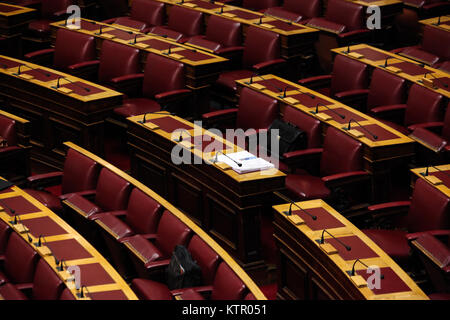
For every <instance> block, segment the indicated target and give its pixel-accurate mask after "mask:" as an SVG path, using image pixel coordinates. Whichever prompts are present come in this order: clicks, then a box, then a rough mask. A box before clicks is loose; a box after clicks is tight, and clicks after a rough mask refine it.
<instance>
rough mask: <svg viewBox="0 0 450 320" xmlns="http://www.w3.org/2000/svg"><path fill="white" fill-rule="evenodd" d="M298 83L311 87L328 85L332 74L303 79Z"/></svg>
mask: <svg viewBox="0 0 450 320" xmlns="http://www.w3.org/2000/svg"><path fill="white" fill-rule="evenodd" d="M298 83H299V84H301V85H302V86H306V87H311V88H323V87H327V86H329V85H330V83H331V74H327V75H322V76H316V77H309V78H305V79H301V80H298Z"/></svg>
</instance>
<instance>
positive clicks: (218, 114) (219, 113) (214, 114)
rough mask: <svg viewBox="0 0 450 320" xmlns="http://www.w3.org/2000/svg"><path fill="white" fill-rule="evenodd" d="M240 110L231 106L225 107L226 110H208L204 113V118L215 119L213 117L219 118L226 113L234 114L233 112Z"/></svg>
mask: <svg viewBox="0 0 450 320" xmlns="http://www.w3.org/2000/svg"><path fill="white" fill-rule="evenodd" d="M237 112H238V108H231V109H225V110H219V111H213V112H208V113H205V114H203V115H202V118H203V119H213V118H216V117H217V118H218V117H221V116H224V115H228V114H232V113H237Z"/></svg>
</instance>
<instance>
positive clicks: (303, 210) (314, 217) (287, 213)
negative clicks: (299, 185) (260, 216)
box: [283, 200, 317, 220]
mask: <svg viewBox="0 0 450 320" xmlns="http://www.w3.org/2000/svg"><path fill="white" fill-rule="evenodd" d="M290 202H291V204H290V206H289V211H284V212H283V213H284V214H285V215H287V216H290V215H292V206H293V205H295V206H296V207H297V208H299V209H300V210H301V211H302V212H303V213H306V214H307V215H308V216H310V217H311V219H313V220H317V217H316V216H315V215H312V214H311V213H309V212H308V211H306V210H305V209H303V208H302V207H300V206H299V205H298V204H296V203H295V202H294V201H292V200H291V201H290Z"/></svg>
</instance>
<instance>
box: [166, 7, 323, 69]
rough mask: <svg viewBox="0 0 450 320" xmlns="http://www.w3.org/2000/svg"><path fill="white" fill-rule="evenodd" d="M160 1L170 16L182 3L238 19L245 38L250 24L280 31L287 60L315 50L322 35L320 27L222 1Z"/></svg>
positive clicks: (202, 10)
mask: <svg viewBox="0 0 450 320" xmlns="http://www.w3.org/2000/svg"><path fill="white" fill-rule="evenodd" d="M157 1H159V2H163V3H165V4H166V6H167V12H168V14H169V15H170V7H171V6H181V7H184V8H188V9H192V10H196V11H200V12H203V13H204V14H205V15H206V16H207V17H209V16H211V15H215V16H221V17H223V18H226V19H230V20H233V21H236V22H239V23H241V24H242V25H243V39H245V33H246V29H247V28H248V27H249V26H257V27H259V28H262V29H265V30H270V31H272V32H275V33H278V34H279V35H280V38H281V56H282V57H283V58H284V59H286V60H290V59H294V58H298V57H300V56H302V55H307V54H310V53H312V52H313V50H314V48H313V46H312V44H313V43H314V42H315V41H316V40H317V37H318V34H319V33H318V32H317V30H315V29H313V28H309V27H306V26H304V25H301V24H298V23H292V22H290V21H287V20H283V19H280V18H275V17H271V16H266V15H264V14H263V13H261V12H255V11H251V10H247V9H244V8H241V7H235V6H231V5H227V4H222V3H220V2H215V3H210V2H209V1H204V0H185V1H184V3H183V4H179V2H180V1H178V0H157ZM222 7H223V13H222V9H221V8H222ZM261 17H262V18H263V19H262V24H259V22H260V19H261Z"/></svg>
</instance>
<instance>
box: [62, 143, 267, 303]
mask: <svg viewBox="0 0 450 320" xmlns="http://www.w3.org/2000/svg"><path fill="white" fill-rule="evenodd" d="M65 145H66V146H67V147H69V148H71V149H73V150H75V151H77V152H79V153H81V154H83V155H84V156H86V157H88V158H90V159H92V160H94V161H95V162H96V163H98V164H99V165H100V166H102V167H104V168H107V169H108V170H110V171H111V172H113V173H114V174H116V175H118V176H119V177H121V178H122V179H124V180H126V181H128V182H129V183H130V184H131V185H132V186H133V187H134V188H137V189H139V190H140V191H142V192H143V193H144V194H146V195H147V196H149V197H151V198H152V199H153V200H155V201H156V202H158V203H159V204H160V205H161V206H162V207H164V208H165V209H166V210H168V211H170V213H172V214H173V215H174V216H176V217H177V218H178V219H180V220H181V222H183V223H184V224H185V225H186V226H187V227H188V228H189V229H191V231H192V232H193V233H194V234H196V235H197V236H198V237H199V238H200V239H202V240H203V241H204V242H205V243H206V244H207V245H208V246H209V247H210V248H211V249H212V250H214V252H215V253H216V254H217V255H218V256H219V257H220V258H221V259H222V261H224V262H225V263H226V264H227V265H228V266H229V267H230V268H231V269H232V270H233V271H234V272H235V273H236V275H237V276H238V277H239V278H240V279H241V280H242V282H243V283H244V284H245V285H246V287H247V289H248V290H249V291H250V292H251V293H252V294H253V295H254V296H255V298H256V299H257V300H266V299H267V298H266V297H265V296H264V294H263V293H262V292H261V290H260V289H259V287H258V286H257V285H256V284H255V283H254V282H253V280H252V279H251V278H250V277H249V276H248V275H247V273H245V272H244V270H242V268H241V267H240V266H239V265H238V264H237V262H236V261H235V260H234V259H233V258H232V257H231V256H230V255H229V254H228V253H227V251H225V250H224V249H223V248H222V247H221V246H220V245H219V244H218V243H217V242H216V241H214V240H213V239H212V238H211V237H210V236H209V235H208V234H207V233H206V232H205V231H204V230H203V229H201V228H200V227H199V226H198V225H197V224H196V223H195V222H194V221H193V220H191V219H190V218H188V216H186V215H185V214H184V213H182V212H181V211H180V210H179V209H177V208H176V207H175V206H174V205H172V204H171V203H170V202H168V201H167V200H166V199H165V198H163V197H161V196H160V195H159V194H157V193H156V192H154V191H153V190H151V189H150V188H148V187H146V186H145V185H144V184H142V183H141V182H139V181H138V180H136V179H134V178H132V177H131V176H129V175H128V174H126V173H124V172H123V171H121V170H119V169H118V168H116V167H114V166H113V165H111V164H110V163H108V162H107V161H105V160H103V159H101V158H100V157H98V156H96V155H94V154H92V153H91V152H89V151H87V150H84V149H83V148H80V147H79V146H77V145H75V144H73V143H71V142H66V143H65ZM96 223H97V225H98V226H101V225H102V223H100V221H99V220H97V221H96ZM106 231H107V232H108V230H106ZM113 236H114V235H113ZM127 248H128V246H127ZM133 253H134V251H133ZM138 258H140V257H139V256H138Z"/></svg>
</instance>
